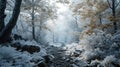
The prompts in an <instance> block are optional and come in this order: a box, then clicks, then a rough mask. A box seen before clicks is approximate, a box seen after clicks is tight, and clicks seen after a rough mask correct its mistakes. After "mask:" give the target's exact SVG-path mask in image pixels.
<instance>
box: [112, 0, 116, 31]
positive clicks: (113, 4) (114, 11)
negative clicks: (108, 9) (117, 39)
mask: <svg viewBox="0 0 120 67" xmlns="http://www.w3.org/2000/svg"><path fill="white" fill-rule="evenodd" d="M115 2H116V1H115V0H112V14H113V17H114V21H113V25H114V33H116V31H117V23H116V20H115V19H116V7H115Z"/></svg>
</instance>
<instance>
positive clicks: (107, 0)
mask: <svg viewBox="0 0 120 67" xmlns="http://www.w3.org/2000/svg"><path fill="white" fill-rule="evenodd" d="M107 2H108V5H109V7H110V8H111V9H112V7H111V6H110V2H109V0H107Z"/></svg>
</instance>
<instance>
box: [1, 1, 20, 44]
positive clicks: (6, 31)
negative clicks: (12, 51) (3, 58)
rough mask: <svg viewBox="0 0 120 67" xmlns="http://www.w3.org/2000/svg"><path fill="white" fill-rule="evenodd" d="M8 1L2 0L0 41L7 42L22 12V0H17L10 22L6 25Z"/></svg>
mask: <svg viewBox="0 0 120 67" xmlns="http://www.w3.org/2000/svg"><path fill="white" fill-rule="evenodd" d="M6 3H7V0H0V43H3V42H7V41H8V40H9V38H10V35H11V32H12V29H13V28H14V27H15V25H16V23H17V20H18V16H19V14H20V6H21V3H22V0H15V6H14V9H13V13H12V16H11V18H10V20H9V22H8V24H6V25H5V22H4V19H5V17H6V15H5V9H6Z"/></svg>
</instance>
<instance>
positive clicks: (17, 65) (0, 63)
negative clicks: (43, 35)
mask: <svg viewBox="0 0 120 67" xmlns="http://www.w3.org/2000/svg"><path fill="white" fill-rule="evenodd" d="M17 42H18V41H17ZM19 42H21V44H25V45H37V46H38V44H37V43H36V42H34V41H24V42H23V41H19ZM4 45H6V44H4ZM39 46H40V45H39ZM45 55H47V54H46V51H45V49H43V48H41V49H40V52H36V53H33V54H30V53H28V52H27V51H24V52H21V51H17V50H16V49H15V48H14V47H11V46H0V67H33V66H35V67H37V65H38V64H39V63H40V62H45V59H44V58H43V56H45Z"/></svg>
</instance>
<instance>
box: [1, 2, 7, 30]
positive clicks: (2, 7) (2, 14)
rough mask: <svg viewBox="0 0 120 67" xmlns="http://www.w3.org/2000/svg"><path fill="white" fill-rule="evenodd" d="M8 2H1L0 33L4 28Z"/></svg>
mask: <svg viewBox="0 0 120 67" xmlns="http://www.w3.org/2000/svg"><path fill="white" fill-rule="evenodd" d="M6 2H7V1H6V0H1V2H0V31H1V30H2V29H3V28H4V26H5V24H4V18H5V16H6V15H5V8H6Z"/></svg>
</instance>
